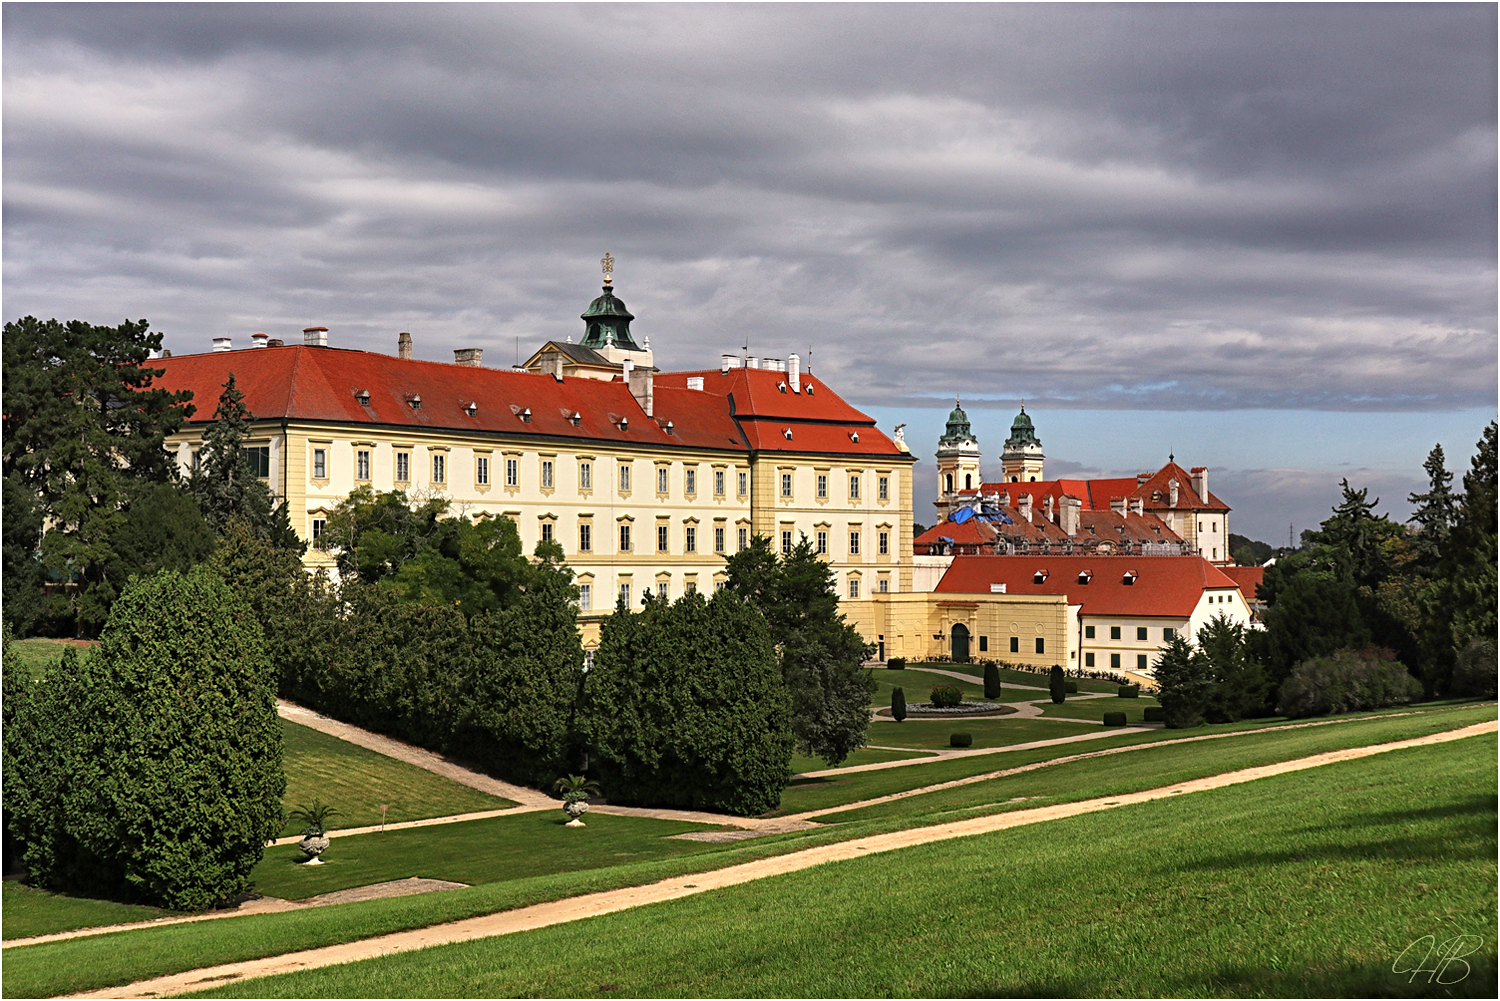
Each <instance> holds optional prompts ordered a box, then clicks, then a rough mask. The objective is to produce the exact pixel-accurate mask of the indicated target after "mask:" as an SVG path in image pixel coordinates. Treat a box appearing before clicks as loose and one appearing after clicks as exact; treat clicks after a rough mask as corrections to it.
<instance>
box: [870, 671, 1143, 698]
mask: <svg viewBox="0 0 1500 1001" xmlns="http://www.w3.org/2000/svg"><path fill="white" fill-rule="evenodd" d="M923 667H929V668H939V669H941V670H944V671H957V672H959V673H960V674H967V675H969V676H970V677H972V678H979V679H981V683H982V681H983V678H984V668H982V667H980V666H979V665H978V664H913V665H911V667H910V668H909V669H908V670H916V669H920V668H923ZM877 673H878V672H877ZM1068 680H1069V681H1072V682H1075V683H1076V684H1077V685H1078V690H1079V691H1080V692H1108V693H1109V694H1111V695H1114V694H1115V692H1117V691H1118V690H1119V688H1120V686H1119V685H1118V684H1116V683H1115V682H1113V681H1098V680H1096V679H1094V678H1073V677H1069V678H1068ZM1000 684H1001V685H1004V686H1010V685H1020V686H1028V687H1031V688H1040V689H1042V690H1043V691H1046V690H1047V685H1048V676H1047V674H1045V673H1037V674H1033V673H1032V672H1030V671H1012V670H1010V669H1009V668H1005V667H1002V668H1000Z"/></svg>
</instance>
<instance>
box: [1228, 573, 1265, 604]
mask: <svg viewBox="0 0 1500 1001" xmlns="http://www.w3.org/2000/svg"><path fill="white" fill-rule="evenodd" d="M1219 569H1220V570H1222V571H1223V572H1224V576H1226V577H1228V578H1229V579H1230V580H1232V581H1234V582H1235V583H1236V584H1237V585H1239V589H1240V591H1241V593H1243V594H1244V595H1245V597H1246V598H1247V599H1249V600H1250V601H1255V600H1256V591H1258V590H1259V589H1260V582H1261V581H1263V580H1265V579H1266V568H1265V567H1219Z"/></svg>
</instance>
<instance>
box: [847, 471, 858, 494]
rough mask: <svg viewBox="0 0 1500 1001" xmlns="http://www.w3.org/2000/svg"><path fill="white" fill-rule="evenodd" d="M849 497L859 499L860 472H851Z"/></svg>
mask: <svg viewBox="0 0 1500 1001" xmlns="http://www.w3.org/2000/svg"><path fill="white" fill-rule="evenodd" d="M849 499H850V500H859V474H858V473H850V474H849Z"/></svg>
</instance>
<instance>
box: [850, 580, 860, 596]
mask: <svg viewBox="0 0 1500 1001" xmlns="http://www.w3.org/2000/svg"><path fill="white" fill-rule="evenodd" d="M849 597H851V598H858V597H859V578H858V577H850V578H849Z"/></svg>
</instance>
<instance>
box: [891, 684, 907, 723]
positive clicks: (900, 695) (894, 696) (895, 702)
mask: <svg viewBox="0 0 1500 1001" xmlns="http://www.w3.org/2000/svg"><path fill="white" fill-rule="evenodd" d="M891 718H892V719H894V720H895V721H896V722H897V723H899V722H901V721H902V720H904V719H906V693H905V692H903V691H902V690H901V689H899V688H892V689H891Z"/></svg>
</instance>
